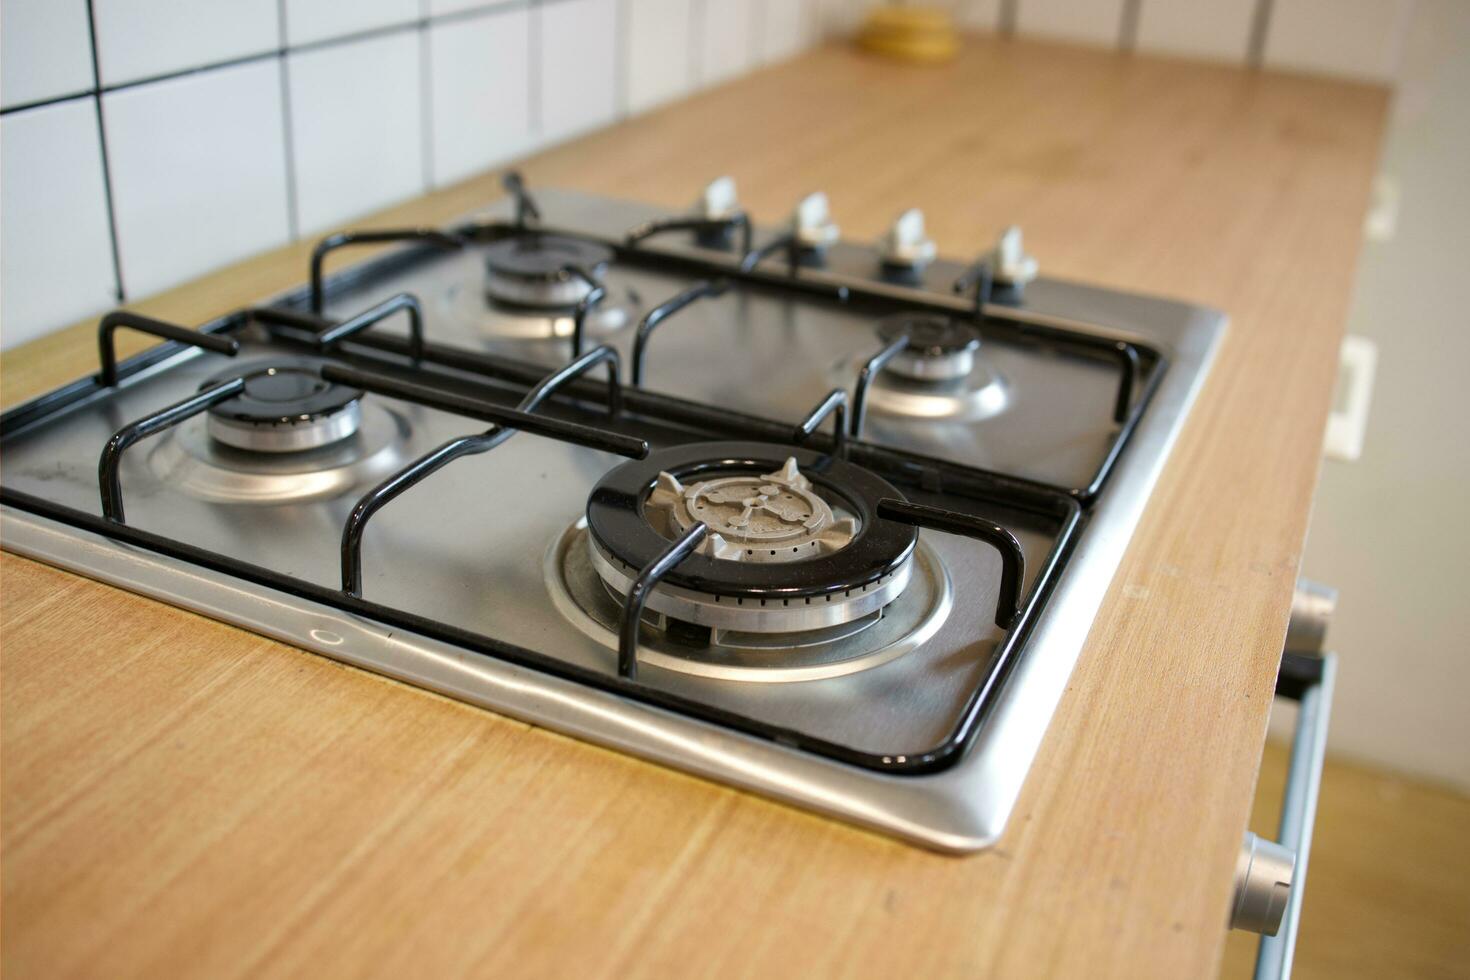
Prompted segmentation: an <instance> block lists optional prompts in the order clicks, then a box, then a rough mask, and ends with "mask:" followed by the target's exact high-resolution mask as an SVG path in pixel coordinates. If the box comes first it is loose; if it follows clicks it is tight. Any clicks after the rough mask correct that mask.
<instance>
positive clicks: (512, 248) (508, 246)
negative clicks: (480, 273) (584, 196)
mask: <svg viewBox="0 0 1470 980" xmlns="http://www.w3.org/2000/svg"><path fill="white" fill-rule="evenodd" d="M612 260H613V250H612V249H610V248H608V247H607V246H605V245H598V244H597V243H596V242H587V241H583V240H581V239H578V238H566V237H563V236H560V235H537V234H530V235H519V236H516V237H514V238H502V239H501V240H500V241H498V242H492V243H491V244H489V245H487V246H486V247H485V265H486V267H487V268H489V270H490V272H491V273H493V274H495V275H499V276H507V277H510V278H513V279H525V280H532V281H538V282H551V281H555V280H559V279H561V278H562V277H563V275H564V273H563V272H562V269H564V268H565V267H566V266H569V265H576V266H581V267H582V268H584V269H586V270H587V271H588V272H591V273H592V274H594V275H596V274H597V270H598V269H600V268H601V267H603V266H606V265H607V264H608V263H609V262H611V261H612Z"/></svg>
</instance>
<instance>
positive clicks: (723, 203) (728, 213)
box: [695, 177, 740, 221]
mask: <svg viewBox="0 0 1470 980" xmlns="http://www.w3.org/2000/svg"><path fill="white" fill-rule="evenodd" d="M695 207H696V208H697V209H698V210H699V213H700V215H701V216H702V217H704V218H707V219H709V220H710V221H723V220H725V219H726V218H729V217H732V216H733V215H735V214H736V213H737V212H739V210H740V198H739V197H738V196H737V195H736V193H735V178H733V177H716V178H715V179H714V180H712V181H710V182H709V184H707V185H706V186H705V188H704V193H703V194H701V195H700V198H699V203H698V204H696V205H695Z"/></svg>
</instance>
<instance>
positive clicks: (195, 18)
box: [92, 0, 281, 85]
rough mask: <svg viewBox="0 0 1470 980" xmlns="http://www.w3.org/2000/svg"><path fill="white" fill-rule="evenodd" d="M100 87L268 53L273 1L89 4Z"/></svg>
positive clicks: (275, 43)
mask: <svg viewBox="0 0 1470 980" xmlns="http://www.w3.org/2000/svg"><path fill="white" fill-rule="evenodd" d="M92 6H93V10H94V12H95V14H96V18H97V60H98V67H99V68H100V70H101V72H102V84H103V85H116V84H117V83H119V82H130V81H133V80H134V79H139V78H148V77H150V76H155V75H163V74H167V73H169V72H175V71H179V70H182V69H186V68H198V67H200V66H202V65H211V64H215V63H218V62H221V61H230V60H232V59H235V58H241V57H244V56H246V55H252V54H259V53H260V52H262V51H272V50H276V49H278V48H279V47H280V44H281V22H280V17H279V8H278V4H277V0H93V5H92Z"/></svg>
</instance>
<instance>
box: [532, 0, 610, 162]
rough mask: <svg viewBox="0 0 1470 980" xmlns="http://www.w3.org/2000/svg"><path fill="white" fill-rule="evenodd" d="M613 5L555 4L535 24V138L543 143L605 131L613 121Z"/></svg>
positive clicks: (605, 0) (592, 1)
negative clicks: (600, 128)
mask: <svg viewBox="0 0 1470 980" xmlns="http://www.w3.org/2000/svg"><path fill="white" fill-rule="evenodd" d="M617 4H618V0H555V2H549V3H542V4H541V5H539V6H538V7H537V8H536V9H535V11H533V16H535V17H537V18H539V20H540V23H539V25H538V27H537V31H536V33H537V36H538V38H539V39H540V41H539V43H540V51H539V55H540V57H539V59H538V60H539V62H540V64H541V70H540V72H539V76H538V78H537V86H536V91H537V94H538V103H539V112H538V115H539V123H540V126H539V132H538V135H539V136H540V138H541V139H542V140H543V141H545V142H548V143H556V142H560V141H561V140H564V139H568V138H570V137H572V136H575V135H577V134H578V133H582V132H586V131H587V130H589V129H595V128H597V127H598V126H605V125H607V124H608V123H610V122H612V121H613V119H615V118H616V117H617V110H618V103H617V98H618V80H617V66H618V52H617V47H616V45H614V44H613V43H611V40H612V39H613V38H616V37H617V36H618V8H617Z"/></svg>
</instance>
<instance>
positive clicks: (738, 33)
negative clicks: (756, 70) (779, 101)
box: [696, 0, 760, 85]
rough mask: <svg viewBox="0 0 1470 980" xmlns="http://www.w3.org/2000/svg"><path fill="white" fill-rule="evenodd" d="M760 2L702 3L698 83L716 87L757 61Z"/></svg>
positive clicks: (704, 0)
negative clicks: (756, 48) (757, 21)
mask: <svg viewBox="0 0 1470 980" xmlns="http://www.w3.org/2000/svg"><path fill="white" fill-rule="evenodd" d="M759 2H760V0H702V5H701V6H700V7H698V8H696V13H697V20H698V26H699V39H698V43H699V58H698V65H699V84H701V85H714V84H716V83H718V82H723V81H725V80H726V79H729V78H734V77H735V76H736V75H739V74H741V73H742V72H744V71H746V70H747V69H748V68H750V66H751V65H752V63H753V62H754V59H755V25H756V18H757V14H758V11H757V9H756V7H757V4H758V3H759Z"/></svg>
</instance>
